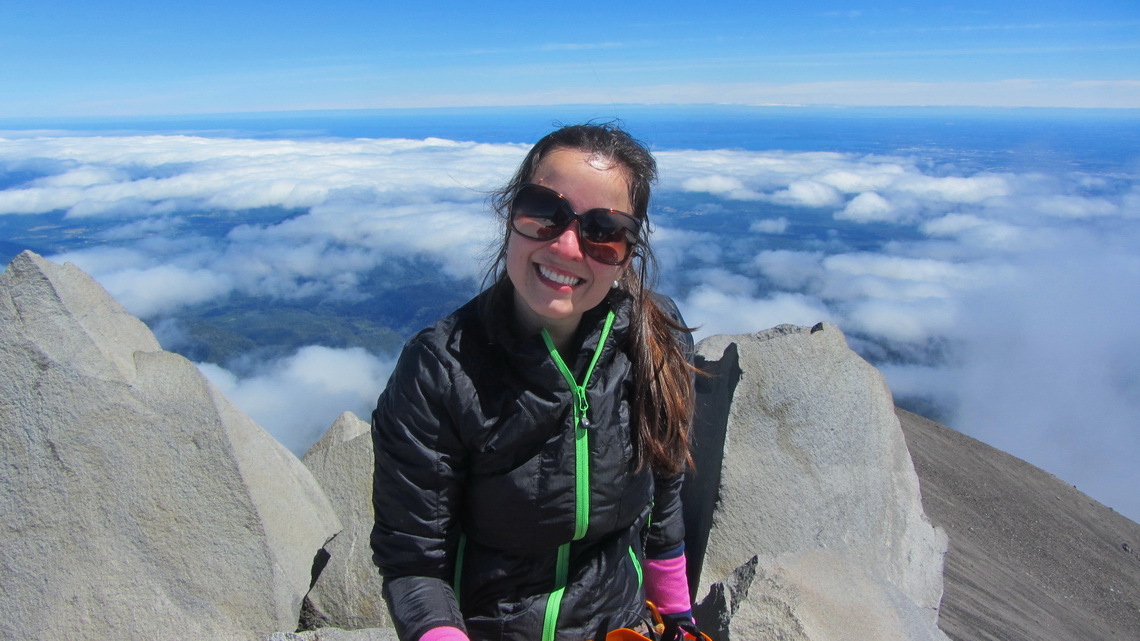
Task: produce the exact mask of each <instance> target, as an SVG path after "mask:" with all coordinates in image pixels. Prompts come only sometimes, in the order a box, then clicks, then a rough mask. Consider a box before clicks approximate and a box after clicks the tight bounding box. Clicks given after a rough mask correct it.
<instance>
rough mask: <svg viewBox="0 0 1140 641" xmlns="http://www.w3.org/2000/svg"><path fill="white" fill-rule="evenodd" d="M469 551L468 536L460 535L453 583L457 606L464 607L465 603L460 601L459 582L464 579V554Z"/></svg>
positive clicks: (461, 533) (452, 587)
mask: <svg viewBox="0 0 1140 641" xmlns="http://www.w3.org/2000/svg"><path fill="white" fill-rule="evenodd" d="M466 551H467V534H466V533H463V532H460V533H459V546H458V549H457V550H456V552H455V576H454V577H453V578H452V581H451V589H452V591H454V592H455V604H456V605H458V606H460V607H462V605H463V602H462V601H460V594H459V581H460V579H462V578H463V553H464V552H466Z"/></svg>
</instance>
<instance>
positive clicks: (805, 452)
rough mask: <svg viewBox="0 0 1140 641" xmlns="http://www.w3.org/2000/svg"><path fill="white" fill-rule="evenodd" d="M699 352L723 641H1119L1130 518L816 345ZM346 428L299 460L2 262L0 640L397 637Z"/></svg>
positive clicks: (1128, 625)
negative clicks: (935, 416) (904, 408)
mask: <svg viewBox="0 0 1140 641" xmlns="http://www.w3.org/2000/svg"><path fill="white" fill-rule="evenodd" d="M698 357H699V359H700V363H701V365H702V368H703V369H704V370H705V371H706V372H708V373H709V376H704V377H701V378H700V379H699V380H698V390H699V396H700V401H699V402H700V406H701V407H700V416H699V424H698V430H699V434H700V439H701V440H700V442H699V443H698V452H697V456H698V470H699V471H698V474H697V475H696V476H694V477H693V478H692V479H690V482H689V484H688V487H687V488H686V493H687V496H686V499H687V501H688V506H689V513H688V514H687V521H688V522H689V524H690V528H689V529H690V540H689V541H688V544H689V549H690V551H691V555H690V556H691V559H692V561H691V564H692V565H693V566H694V567H695V568H696V569H698V570H699V572H698V573H694V577H693V585H692V589H693V590H694V594H696V595H697V596H698V602H699V603H698V608H697V611H698V615H699V617H700V619H701V621H702V624H703V626H704V627H705V628H706V629H708V630H709V631H710V633H711V634H712V635H713V637H714V638H715V639H717V641H728V640H729V639H736V640H737V641H744V640H751V639H763V638H780V639H792V640H800V641H807V640H812V641H814V640H817V639H818V640H821V641H822V640H823V639H829V640H831V639H871V638H874V639H883V640H888V639H931V640H941V639H945V638H947V637H949V638H952V639H955V640H956V641H958V640H965V639H1003V640H1005V639H1008V640H1009V641H1020V640H1021V639H1043V640H1046V641H1051V640H1052V639H1057V641H1060V639H1072V638H1090V639H1092V638H1104V639H1112V638H1121V639H1124V638H1140V557H1137V556H1136V554H1135V552H1133V551H1132V550H1133V548H1135V547H1140V526H1137V525H1136V524H1135V523H1132V522H1131V521H1128V520H1127V519H1124V518H1123V517H1120V516H1119V515H1115V514H1114V513H1111V511H1108V510H1107V508H1104V507H1103V506H1099V505H1098V504H1095V502H1092V501H1091V500H1090V499H1088V497H1085V496H1084V495H1082V494H1080V493H1079V492H1076V490H1073V489H1072V488H1068V486H1064V484H1062V483H1060V482H1059V481H1057V480H1056V479H1053V478H1052V477H1050V476H1048V475H1046V474H1044V473H1043V472H1041V471H1040V470H1036V468H1032V467H1031V466H1028V465H1027V464H1025V463H1023V462H1020V461H1017V460H1016V459H1013V458H1012V457H1008V456H1007V455H1004V454H1001V453H1000V452H996V451H989V450H986V449H985V448H984V446H980V444H977V443H976V442H971V441H969V440H963V439H964V438H965V437H961V435H958V434H957V433H953V432H950V431H949V430H946V428H943V427H941V426H937V425H936V424H933V423H930V422H929V421H925V420H924V419H921V418H919V417H916V416H914V415H910V414H907V413H905V412H899V413H896V412H895V410H894V406H893V402H892V401H891V397H890V392H889V390H888V389H887V388H886V385H885V383H883V381H882V377H881V376H880V375H879V373H878V372H877V371H876V370H874V368H872V367H871V366H870V365H868V364H866V363H865V362H864V361H862V359H860V358H859V357H858V356H856V355H855V354H854V353H853V352H851V351H850V350H849V349H848V348H847V347H846V343H845V340H844V338H843V335H842V333H841V332H839V330H838V329H837V328H834V327H830V326H827V325H821V326H818V327H817V328H813V329H808V328H797V327H790V326H783V327H779V328H774V329H772V330H767V331H765V332H761V333H759V334H755V335H744V336H734V337H712V338H710V339H707V340H706V341H703V342H702V343H701V344H700V346H699V348H698ZM900 419H901V422H900ZM367 430H368V426H367V424H365V423H364V422H363V421H360V420H359V419H358V418H356V417H355V416H352V415H351V414H345V415H342V416H341V417H339V418H338V419H337V421H336V422H335V423H334V424H333V426H332V427H331V428H330V429H329V431H328V432H327V433H326V434H325V437H324V438H322V439H321V440H320V441H319V442H318V443H317V444H315V445H314V446H313V447H312V448H311V449H310V451H309V452H307V453H306V455H305V456H304V464H303V465H302V464H301V462H299V461H297V459H296V458H295V457H293V456H292V454H290V453H289V452H288V451H286V450H284V448H282V447H281V446H280V445H279V444H277V443H276V442H275V441H274V440H273V439H272V438H271V437H269V436H268V435H267V434H266V433H265V432H264V431H263V430H261V428H260V427H258V426H257V425H255V424H254V423H253V422H252V421H250V420H249V419H248V418H246V417H245V416H244V415H242V414H241V413H240V411H238V410H237V409H236V408H235V407H233V405H232V404H230V403H229V401H228V400H226V399H225V398H224V396H222V395H221V394H220V392H218V391H217V389H216V388H214V387H213V386H212V385H210V384H209V383H208V382H207V381H206V380H205V379H204V378H203V377H202V376H201V375H200V374H199V373H198V372H197V370H196V368H194V366H193V365H192V364H191V363H189V362H188V361H186V360H185V359H182V358H181V357H179V356H176V355H174V354H170V353H168V352H164V351H162V350H161V348H160V347H159V346H158V344H157V342H156V341H155V340H154V337H153V335H151V334H150V332H149V330H147V329H146V327H145V326H144V325H143V324H142V323H141V322H139V321H138V320H137V319H135V318H133V317H131V316H130V315H129V314H127V313H126V312H125V311H124V310H123V309H122V308H121V307H120V306H119V305H118V304H117V303H116V302H115V301H114V300H113V299H111V297H110V296H108V295H107V294H106V292H104V291H103V290H102V288H101V287H99V286H98V284H96V283H94V281H92V280H91V279H90V278H88V277H87V276H86V275H85V274H83V273H82V272H80V271H79V270H77V269H75V268H74V267H71V266H69V265H65V266H59V265H55V264H52V263H50V262H48V261H46V260H44V259H42V258H40V257H38V256H35V255H34V254H30V253H25V254H22V255H21V256H20V257H18V258H17V259H16V260H15V261H14V262H13V263H12V265H11V266H9V268H8V270H7V271H5V272H4V273H3V274H0V455H2V456H3V459H4V461H5V465H4V466H0V487H3V488H4V493H3V499H2V500H0V518H2V519H3V522H4V523H5V528H4V530H2V531H3V534H2V535H0V563H3V568H4V572H3V576H2V577H0V587H3V589H4V593H5V601H4V604H3V606H0V638H13V639H78V640H83V639H101V638H105V637H110V636H114V637H116V638H128V639H198V638H211V639H259V640H261V639H271V640H273V641H290V640H301V639H304V640H307V641H312V640H316V639H324V640H327V641H366V640H384V641H392V640H394V639H395V636H394V633H393V632H392V630H391V628H390V626H389V623H388V619H387V613H386V610H385V607H384V605H383V602H382V600H381V599H380V595H379V579H378V577H377V576H376V573H375V570H374V569H373V567H372V564H371V558H370V555H371V552H370V550H369V549H368V545H367V539H368V531H369V529H370V528H371V518H372V517H371V502H370V491H371V461H372V451H371V439H370V438H369V435H368V433H367ZM904 436H905V440H904ZM908 445H909V449H908ZM991 449H992V448H991ZM912 457H913V458H912ZM912 460H913V464H912ZM916 471H917V475H916ZM920 482H921V494H920V491H919V488H920V485H919V484H920ZM979 484H980V485H979ZM1066 488H1067V489H1066ZM983 489H984V491H983ZM924 508H925V509H924ZM927 514H929V515H930V517H929V518H928V517H927ZM1006 517H1008V518H1006ZM1034 528H1044V529H1045V532H1044V536H1043V537H1038V538H1039V542H1038V543H1037V544H1035V545H1030V546H1025V547H1018V545H1017V542H1018V541H1019V540H1020V539H1018V538H1017V537H1018V536H1023V537H1025V539H1024V540H1027V541H1028V540H1031V539H1032V538H1033V535H1034V534H1038V533H1037V532H1034V531H1033V529H1034ZM947 533H948V534H949V547H947ZM1040 540H1046V541H1047V544H1046V543H1041V542H1040ZM1011 542H1012V543H1011ZM947 550H948V552H947ZM944 559H945V571H943V560H944ZM1061 569H1063V570H1064V572H1060V571H1059V570H1061ZM1062 574H1063V576H1061V575H1062ZM1023 577H1029V579H1028V580H1026V579H1025V578H1023ZM944 591H945V592H944ZM1062 623H1063V624H1064V625H1062ZM306 626H307V627H314V626H316V627H317V628H318V629H315V630H310V631H306V632H300V631H297V630H298V628H299V627H306ZM1057 626H1060V627H1057ZM1050 630H1054V631H1053V632H1051V631H1050ZM1055 630H1063V631H1064V632H1065V634H1064V636H1057V634H1058V633H1057V632H1055Z"/></svg>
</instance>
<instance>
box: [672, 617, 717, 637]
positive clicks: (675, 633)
mask: <svg viewBox="0 0 1140 641" xmlns="http://www.w3.org/2000/svg"><path fill="white" fill-rule="evenodd" d="M661 619H662V621H663V622H664V623H665V632H663V633H662V634H661V641H711V639H709V638H708V636H707V635H705V634H702V633H701V631H700V630H699V629H698V628H697V623H696V622H695V621H693V620H692V619H691V618H688V617H671V616H669V615H668V614H663V615H661Z"/></svg>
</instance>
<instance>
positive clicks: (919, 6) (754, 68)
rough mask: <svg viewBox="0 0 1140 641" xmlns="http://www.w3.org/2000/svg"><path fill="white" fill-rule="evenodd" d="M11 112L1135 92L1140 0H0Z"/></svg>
mask: <svg viewBox="0 0 1140 641" xmlns="http://www.w3.org/2000/svg"><path fill="white" fill-rule="evenodd" d="M3 14H4V19H3V21H2V24H0V61H3V63H2V64H0V117H27V116H95V115H150V114H190V113H225V112H250V111H278V110H297V109H356V108H383V107H441V106H445V107H453V106H460V107H461V106H498V105H549V104H571V103H601V104H607V103H614V104H623V103H741V104H843V105H970V106H1036V107H1128V108H1140V3H1138V2H1136V1H1135V0H1102V1H1099V2H1096V1H1094V2H1082V3H1077V2H1057V1H1053V0H1036V1H1033V2H1027V1H1024V0H1007V1H1003V2H994V1H993V0H986V1H978V0H962V1H957V2H953V3H946V4H943V3H939V2H934V3H900V2H890V1H884V0H866V1H863V2H799V3H758V2H755V1H753V0H741V1H734V2H693V1H692V0H685V1H684V2H679V1H675V0H662V1H659V2H655V3H653V4H652V5H647V4H642V3H621V2H612V1H609V2H596V1H593V0H588V1H580V2H576V3H542V4H535V3H519V2H502V1H495V0H485V1H483V2H477V3H476V2H456V1H445V2H424V3H414V2H398V3H393V2H387V1H378V0H328V1H325V2H319V3H318V2H303V3H302V2H266V1H263V0H229V1H225V2H222V1H217V0H202V1H197V2H187V3H165V2H153V1H151V2H142V1H123V0H110V1H108V0H103V1H88V2H79V1H75V0H64V1H59V0H30V1H29V0H5V3H4V9H3Z"/></svg>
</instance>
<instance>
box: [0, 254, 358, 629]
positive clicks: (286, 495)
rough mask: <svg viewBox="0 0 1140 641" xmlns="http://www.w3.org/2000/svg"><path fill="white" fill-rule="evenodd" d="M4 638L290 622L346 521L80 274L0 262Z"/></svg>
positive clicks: (272, 444) (22, 259)
mask: <svg viewBox="0 0 1140 641" xmlns="http://www.w3.org/2000/svg"><path fill="white" fill-rule="evenodd" d="M0 372H2V375H0V458H2V460H3V465H0V487H2V488H3V499H2V501H0V522H3V523H4V527H3V529H2V531H0V562H2V563H3V571H2V572H0V591H2V592H3V593H4V600H3V604H2V605H0V637H3V638H6V639H45V640H46V639H100V638H121V637H130V638H139V639H142V638H152V639H162V638H184V639H250V638H256V637H257V636H258V635H264V634H268V633H270V632H272V631H274V630H283V629H295V626H296V621H297V618H298V614H299V611H300V606H301V600H302V598H303V596H304V594H305V592H306V591H307V590H308V588H309V584H310V581H311V571H312V564H313V557H314V555H315V553H316V552H317V551H318V550H320V548H321V546H322V545H323V544H324V543H325V542H326V541H327V540H328V539H329V538H331V537H332V536H333V535H334V534H335V533H336V532H337V531H338V530H339V529H340V525H339V523H338V521H337V519H336V516H335V514H334V513H333V511H332V509H331V507H330V505H329V503H328V500H327V499H326V498H325V496H324V494H323V492H322V491H321V489H320V488H319V486H318V485H317V484H316V482H315V481H314V480H313V478H312V476H311V475H310V474H309V472H308V470H307V469H305V467H304V466H303V465H301V463H300V462H299V461H298V460H297V459H296V458H295V457H294V456H293V455H292V454H290V453H289V452H288V451H287V450H286V449H284V448H283V447H282V446H280V445H279V444H278V443H277V442H276V441H275V440H274V439H273V438H272V437H270V436H269V435H268V434H266V433H265V432H264V431H263V430H262V429H261V428H260V427H258V426H257V425H256V424H254V423H253V422H252V421H250V420H249V419H248V418H246V417H245V415H244V414H242V413H241V412H240V411H239V410H238V409H237V408H235V407H234V406H233V405H232V404H231V403H230V402H229V401H228V400H227V399H226V398H224V397H223V396H222V395H221V394H220V393H219V392H218V391H217V390H216V388H214V387H213V386H212V385H211V384H209V383H208V382H207V381H206V379H205V378H204V377H202V375H201V374H200V373H199V372H198V370H197V369H196V368H195V367H194V366H193V364H191V363H190V362H189V361H187V360H186V359H184V358H182V357H180V356H177V355H175V354H171V353H169V352H165V351H163V350H162V349H161V348H160V347H159V345H158V343H157V341H156V340H155V339H154V336H153V335H152V334H151V333H150V331H149V330H148V329H147V328H146V326H145V325H143V324H142V323H141V322H140V321H138V320H137V319H136V318H134V317H132V316H131V315H130V314H128V313H127V312H126V311H125V310H124V309H123V308H122V307H121V306H120V305H119V304H118V303H116V302H115V301H114V300H113V299H112V298H111V297H110V296H109V295H108V294H107V293H106V292H105V291H104V290H103V289H102V288H101V287H100V286H99V285H98V284H96V283H95V282H94V281H93V280H91V279H90V278H89V277H87V276H86V275H85V274H83V273H82V272H81V271H79V270H78V269H76V268H74V267H72V266H70V265H64V266H59V265H56V264H53V263H51V262H48V261H46V260H44V259H42V258H40V257H39V256H36V255H35V254H32V253H30V252H25V253H24V254H21V255H20V256H19V257H17V258H16V260H15V261H13V263H12V264H11V265H10V266H9V267H8V269H7V270H6V271H5V272H4V273H3V274H2V275H0Z"/></svg>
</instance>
